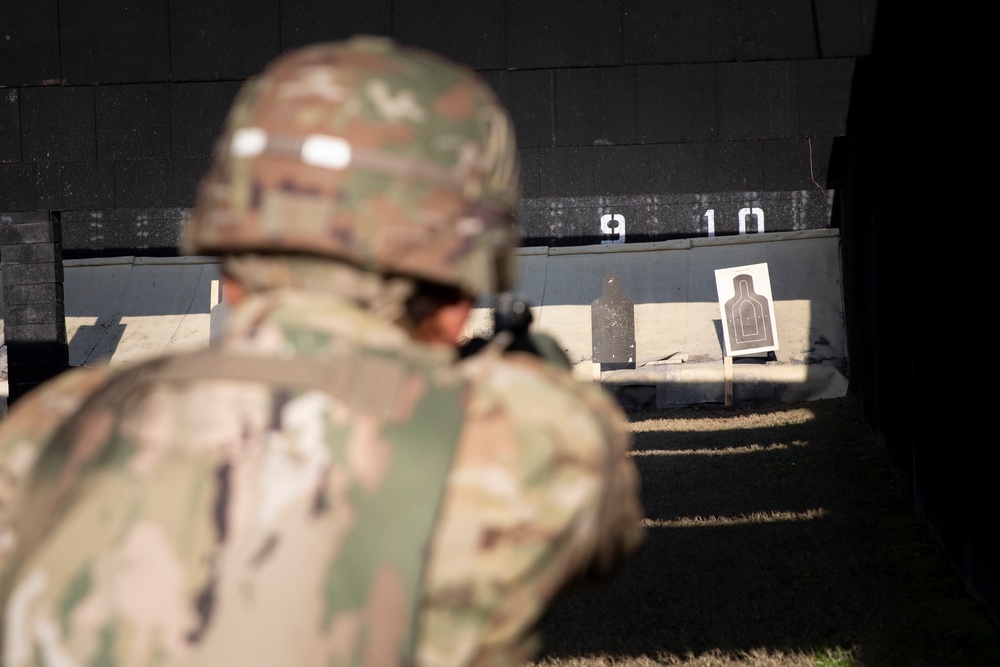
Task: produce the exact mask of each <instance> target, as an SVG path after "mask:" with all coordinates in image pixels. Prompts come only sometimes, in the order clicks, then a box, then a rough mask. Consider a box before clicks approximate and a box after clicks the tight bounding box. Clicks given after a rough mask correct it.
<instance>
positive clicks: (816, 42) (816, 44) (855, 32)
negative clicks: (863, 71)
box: [740, 0, 863, 60]
mask: <svg viewBox="0 0 1000 667" xmlns="http://www.w3.org/2000/svg"><path fill="white" fill-rule="evenodd" d="M740 21H741V28H742V39H741V43H742V53H743V58H744V59H745V60H775V59H781V58H789V59H799V58H821V57H827V58H829V57H836V56H843V55H854V54H857V53H859V52H861V49H862V37H863V24H862V10H861V0H811V1H810V2H799V0H741V1H740Z"/></svg>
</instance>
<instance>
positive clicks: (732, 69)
mask: <svg viewBox="0 0 1000 667" xmlns="http://www.w3.org/2000/svg"><path fill="white" fill-rule="evenodd" d="M716 71H717V73H718V85H719V88H718V93H719V98H718V99H719V102H718V103H719V106H718V112H719V139H726V140H733V139H763V138H768V139H785V138H788V137H794V136H797V131H798V90H799V86H798V82H797V79H796V75H797V70H796V67H795V63H793V62H790V61H781V62H754V63H723V64H720V65H718V67H717V70H716Z"/></svg>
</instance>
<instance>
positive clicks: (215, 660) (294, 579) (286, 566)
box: [0, 292, 644, 667]
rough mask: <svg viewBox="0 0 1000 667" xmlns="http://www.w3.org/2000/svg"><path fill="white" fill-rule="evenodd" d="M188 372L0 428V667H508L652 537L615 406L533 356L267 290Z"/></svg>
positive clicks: (76, 382) (66, 394) (76, 392)
mask: <svg viewBox="0 0 1000 667" xmlns="http://www.w3.org/2000/svg"><path fill="white" fill-rule="evenodd" d="M178 358H180V357H178ZM183 358H187V359H193V360H195V361H194V363H193V364H189V370H190V367H195V368H196V369H198V372H195V373H194V374H193V375H192V374H191V373H190V372H187V371H185V372H181V373H174V374H173V375H171V371H170V368H171V367H170V366H169V364H168V366H167V367H166V370H165V371H162V372H160V374H159V375H157V374H156V373H154V374H153V375H152V380H151V381H136V382H133V383H132V384H129V383H125V382H122V381H118V382H117V385H116V382H115V381H112V382H111V383H110V384H109V383H108V380H109V378H114V377H117V376H119V375H123V374H125V373H128V372H129V371H121V370H112V369H109V368H106V367H102V368H92V369H74V370H71V371H69V372H68V373H65V374H63V375H62V376H60V377H58V378H56V379H54V380H52V381H50V382H49V383H47V384H46V385H43V386H42V387H40V388H38V389H36V390H35V391H33V392H31V393H29V394H28V395H26V396H24V397H22V398H21V399H20V400H19V401H18V402H17V403H16V404H15V405H14V406H13V408H12V409H11V411H10V413H9V415H8V416H7V417H6V418H5V419H4V421H3V423H2V424H0V604H2V607H0V609H2V616H0V620H2V638H3V641H2V651H3V664H4V665H5V666H6V667H26V666H28V665H80V666H81V667H82V666H84V665H86V666H93V665H130V666H146V665H172V666H181V665H183V666H185V667H187V666H194V665H206V666H208V665H213V666H214V665H241V666H246V667H254V666H257V665H296V666H306V665H317V666H323V667H328V666H332V665H342V664H343V665H355V664H357V665H401V664H419V665H506V664H517V663H519V662H523V661H525V660H527V659H530V658H531V657H532V656H533V655H535V653H536V652H537V650H538V648H539V639H538V636H537V625H538V621H539V619H540V616H541V614H542V613H543V612H544V610H545V609H546V608H547V606H548V604H549V602H550V601H551V600H552V598H553V597H554V596H555V595H557V594H558V593H559V592H560V591H561V590H563V589H565V588H566V587H567V585H570V584H571V583H573V582H575V581H578V580H581V579H583V578H586V577H590V576H592V575H595V574H596V575H602V574H608V573H610V572H612V571H614V570H615V569H616V567H617V566H618V564H619V563H620V562H621V559H622V558H623V557H624V556H626V555H628V554H629V553H630V552H632V551H633V550H634V549H635V548H637V547H638V545H639V544H640V543H641V541H642V539H643V536H644V534H643V528H642V524H641V508H640V504H639V498H638V475H637V472H636V469H635V467H634V464H633V463H632V461H631V459H630V458H629V456H628V454H627V449H628V447H629V445H630V440H629V436H628V433H627V432H626V430H625V428H624V420H623V418H622V415H621V413H620V411H619V410H618V408H617V406H616V405H615V404H614V403H613V402H612V401H611V400H610V399H609V398H608V397H607V396H606V395H605V394H604V393H602V392H601V390H600V389H599V387H597V386H596V385H584V384H581V383H578V382H576V381H574V380H573V379H572V378H571V377H570V376H569V375H568V374H567V373H566V372H565V371H564V370H559V369H556V368H555V367H553V366H547V365H545V364H543V363H541V362H540V361H539V360H538V359H536V358H534V357H529V356H527V355H523V354H506V355H500V354H498V353H497V354H494V353H492V352H491V351H490V350H489V349H487V350H484V351H483V353H481V354H477V355H474V356H473V357H470V358H468V359H465V360H462V361H461V362H459V361H458V360H457V357H456V353H455V351H454V350H452V349H451V348H449V347H446V346H429V345H423V344H418V343H415V342H414V341H412V340H411V339H410V338H409V337H408V336H407V334H406V333H405V332H404V331H403V330H402V329H400V328H398V327H396V326H394V325H389V324H386V323H385V322H382V321H380V320H377V319H375V318H373V317H371V316H370V315H367V314H366V313H364V312H362V311H360V310H358V309H356V308H353V307H351V306H348V305H346V304H344V303H341V302H339V301H338V300H337V299H336V298H334V297H331V296H329V295H315V294H310V295H305V294H302V293H296V292H273V293H270V294H266V295H258V296H255V297H251V298H250V299H249V300H248V302H247V303H246V304H245V305H244V306H243V307H241V308H240V309H239V310H237V311H236V312H234V313H233V314H232V316H231V319H230V326H229V330H228V332H227V334H226V337H225V339H224V340H223V341H221V342H220V343H219V344H218V345H217V346H214V347H213V348H212V349H211V350H210V351H208V352H203V353H197V354H195V355H184V357H183ZM220 358H221V359H226V360H228V361H227V362H223V363H222V365H221V366H219V364H218V363H217V362H216V361H212V360H213V359H220ZM255 359H259V360H262V361H261V363H263V364H264V366H263V368H265V370H267V371H268V373H270V374H271V377H273V378H274V381H273V382H262V381H259V380H256V379H254V374H255V373H258V371H257V370H253V369H251V370H249V371H247V370H246V368H247V367H251V366H254V363H256V362H255V361H254V360H255ZM234 360H235V361H234ZM251 362H253V363H251ZM226 364H228V366H227V365H226ZM268 364H270V366H268ZM276 364H277V365H276ZM217 366H218V367H219V368H222V367H225V368H228V369H229V370H228V371H226V372H224V373H221V375H220V374H219V373H216V371H215V370H213V369H216V367H217ZM268 369H269V370H268ZM281 369H287V370H286V371H284V372H282V371H281ZM310 369H312V371H313V372H311V373H310ZM185 373H187V374H185ZM275 373H277V375H275ZM241 375H246V377H241ZM331 376H333V379H331ZM113 386H118V387H119V389H118V391H117V393H115V392H113V391H110V390H109V389H108V387H113ZM122 387H124V388H122ZM109 392H110V393H109ZM81 405H82V406H83V408H82V409H80V406H81Z"/></svg>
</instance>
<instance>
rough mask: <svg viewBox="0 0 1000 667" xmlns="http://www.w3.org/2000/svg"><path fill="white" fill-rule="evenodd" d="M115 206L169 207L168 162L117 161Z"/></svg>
mask: <svg viewBox="0 0 1000 667" xmlns="http://www.w3.org/2000/svg"><path fill="white" fill-rule="evenodd" d="M114 165H115V206H117V207H121V208H164V207H166V206H167V203H168V202H167V161H166V160H117V161H115V163H114Z"/></svg>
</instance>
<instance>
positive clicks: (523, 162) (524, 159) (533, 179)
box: [517, 148, 541, 197]
mask: <svg viewBox="0 0 1000 667" xmlns="http://www.w3.org/2000/svg"><path fill="white" fill-rule="evenodd" d="M540 150H541V149H539V148H518V149H517V156H518V160H519V162H520V174H519V177H520V183H521V196H522V197H538V196H540V195H541V167H540V166H539V160H538V153H539V151H540Z"/></svg>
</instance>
